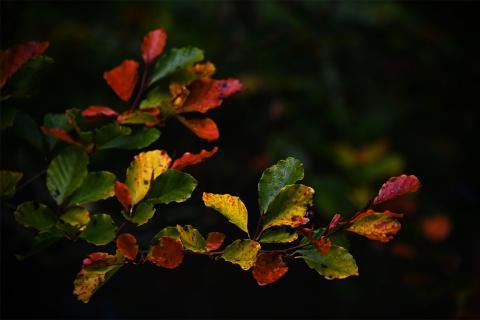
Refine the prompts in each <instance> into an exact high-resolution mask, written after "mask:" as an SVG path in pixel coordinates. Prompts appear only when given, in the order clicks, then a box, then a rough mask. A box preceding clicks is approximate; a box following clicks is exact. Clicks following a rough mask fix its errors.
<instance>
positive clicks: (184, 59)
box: [150, 47, 203, 84]
mask: <svg viewBox="0 0 480 320" xmlns="http://www.w3.org/2000/svg"><path fill="white" fill-rule="evenodd" d="M202 60H203V51H202V50H200V49H198V48H194V47H185V48H180V49H177V48H174V49H172V50H170V52H168V53H166V54H163V55H162V56H160V58H159V59H158V61H157V63H156V64H155V67H154V68H153V70H152V73H151V78H150V84H152V83H154V82H156V81H158V80H160V79H162V78H164V77H166V76H168V75H170V74H172V73H173V72H175V70H177V69H178V68H184V67H188V66H191V65H192V64H194V63H195V62H199V61H202Z"/></svg>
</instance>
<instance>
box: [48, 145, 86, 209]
mask: <svg viewBox="0 0 480 320" xmlns="http://www.w3.org/2000/svg"><path fill="white" fill-rule="evenodd" d="M87 164H88V156H87V154H86V153H85V152H83V151H82V150H79V149H77V148H67V149H65V150H64V151H63V152H62V153H60V154H59V155H58V156H56V157H55V158H54V159H53V160H52V162H50V165H49V166H48V169H47V188H48V190H49V191H50V194H51V195H52V197H53V198H54V199H55V201H56V202H57V203H58V204H62V203H63V202H64V201H65V199H66V198H67V197H68V196H70V195H71V194H72V193H73V192H74V191H75V190H76V189H77V188H78V187H80V185H81V184H82V182H83V180H84V179H85V177H86V176H87Z"/></svg>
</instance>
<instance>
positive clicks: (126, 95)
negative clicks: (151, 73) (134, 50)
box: [103, 60, 138, 101]
mask: <svg viewBox="0 0 480 320" xmlns="http://www.w3.org/2000/svg"><path fill="white" fill-rule="evenodd" d="M103 78H104V79H105V80H106V81H107V83H108V85H109V86H110V87H111V88H112V89H113V91H115V93H116V94H117V96H119V97H120V99H122V100H123V101H128V100H129V99H130V97H131V96H132V93H133V90H134V89H135V85H136V83H137V78H138V62H136V61H134V60H125V61H123V62H122V63H121V64H120V65H119V66H117V67H115V68H113V69H112V70H110V71H105V72H104V73H103Z"/></svg>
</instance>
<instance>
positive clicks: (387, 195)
mask: <svg viewBox="0 0 480 320" xmlns="http://www.w3.org/2000/svg"><path fill="white" fill-rule="evenodd" d="M419 188H420V181H419V180H418V178H417V177H416V176H413V175H412V176H407V175H404V174H403V175H401V176H398V177H392V178H390V179H389V180H388V181H387V182H385V183H384V184H383V185H382V187H381V188H380V191H379V192H378V195H377V196H376V197H375V199H373V204H374V205H377V204H380V203H383V202H386V201H389V200H392V199H394V198H397V197H399V196H402V195H404V194H406V193H411V192H416V191H418V189H419Z"/></svg>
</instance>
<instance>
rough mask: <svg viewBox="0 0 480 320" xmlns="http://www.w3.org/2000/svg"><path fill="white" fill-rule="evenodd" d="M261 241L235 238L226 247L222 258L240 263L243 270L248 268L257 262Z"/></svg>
mask: <svg viewBox="0 0 480 320" xmlns="http://www.w3.org/2000/svg"><path fill="white" fill-rule="evenodd" d="M259 250H260V243H258V242H256V241H253V240H248V239H245V240H240V239H238V240H235V241H234V242H232V243H231V244H229V245H228V246H227V247H226V248H225V252H224V253H223V255H222V259H223V260H225V261H228V262H231V263H235V264H238V265H239V266H240V267H241V268H242V269H243V270H248V269H250V268H251V267H253V265H254V264H255V261H256V260H257V253H258V251H259Z"/></svg>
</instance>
